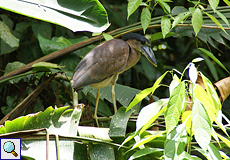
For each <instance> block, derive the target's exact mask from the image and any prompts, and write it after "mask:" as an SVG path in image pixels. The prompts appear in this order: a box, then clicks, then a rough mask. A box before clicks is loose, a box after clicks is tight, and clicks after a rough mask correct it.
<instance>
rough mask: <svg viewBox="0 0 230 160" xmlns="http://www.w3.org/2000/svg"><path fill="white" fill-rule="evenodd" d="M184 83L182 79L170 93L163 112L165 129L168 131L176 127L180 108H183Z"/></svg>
mask: <svg viewBox="0 0 230 160" xmlns="http://www.w3.org/2000/svg"><path fill="white" fill-rule="evenodd" d="M186 99H187V98H186V94H185V83H184V81H182V82H180V83H179V85H178V86H176V88H175V89H174V90H173V92H172V95H171V96H170V98H169V102H168V105H167V110H166V112H165V123H166V130H167V133H169V132H170V131H171V130H173V128H174V127H176V125H177V123H178V121H179V117H180V114H181V110H184V105H185V103H184V102H185V100H186Z"/></svg>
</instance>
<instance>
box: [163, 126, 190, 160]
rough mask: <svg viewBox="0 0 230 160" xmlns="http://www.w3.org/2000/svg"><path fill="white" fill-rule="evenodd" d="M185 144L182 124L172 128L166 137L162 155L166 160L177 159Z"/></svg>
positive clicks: (185, 137) (185, 133)
mask: <svg viewBox="0 0 230 160" xmlns="http://www.w3.org/2000/svg"><path fill="white" fill-rule="evenodd" d="M186 143H187V132H186V127H185V125H184V124H183V123H182V124H180V125H178V126H177V127H176V128H174V129H173V130H172V131H171V132H170V133H169V134H168V136H167V139H166V142H165V146H164V155H165V157H166V159H179V156H180V155H181V154H182V153H183V151H184V150H185V147H186Z"/></svg>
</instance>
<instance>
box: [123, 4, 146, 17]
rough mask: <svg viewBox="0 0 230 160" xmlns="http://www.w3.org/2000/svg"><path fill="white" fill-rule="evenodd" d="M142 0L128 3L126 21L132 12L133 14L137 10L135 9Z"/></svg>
mask: <svg viewBox="0 0 230 160" xmlns="http://www.w3.org/2000/svg"><path fill="white" fill-rule="evenodd" d="M141 2H142V0H130V1H129V3H128V7H127V10H128V16H127V19H129V16H131V14H133V12H135V11H136V10H137V8H138V7H139V6H140V4H141Z"/></svg>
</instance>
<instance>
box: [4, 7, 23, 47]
mask: <svg viewBox="0 0 230 160" xmlns="http://www.w3.org/2000/svg"><path fill="white" fill-rule="evenodd" d="M0 3H1V2H0ZM0 38H1V39H2V40H3V41H4V42H5V43H7V44H8V45H9V46H10V47H12V48H13V47H18V46H19V39H18V38H16V37H15V36H14V35H13V34H12V33H11V31H10V28H9V27H8V26H7V25H6V24H5V23H4V22H3V21H0Z"/></svg>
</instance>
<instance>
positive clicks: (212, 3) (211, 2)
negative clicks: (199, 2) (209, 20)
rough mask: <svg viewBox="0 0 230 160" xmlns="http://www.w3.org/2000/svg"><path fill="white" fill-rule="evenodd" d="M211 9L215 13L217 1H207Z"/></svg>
mask: <svg viewBox="0 0 230 160" xmlns="http://www.w3.org/2000/svg"><path fill="white" fill-rule="evenodd" d="M208 2H209V4H210V6H211V8H212V9H213V10H214V11H215V10H216V7H217V6H218V4H219V0H208Z"/></svg>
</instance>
